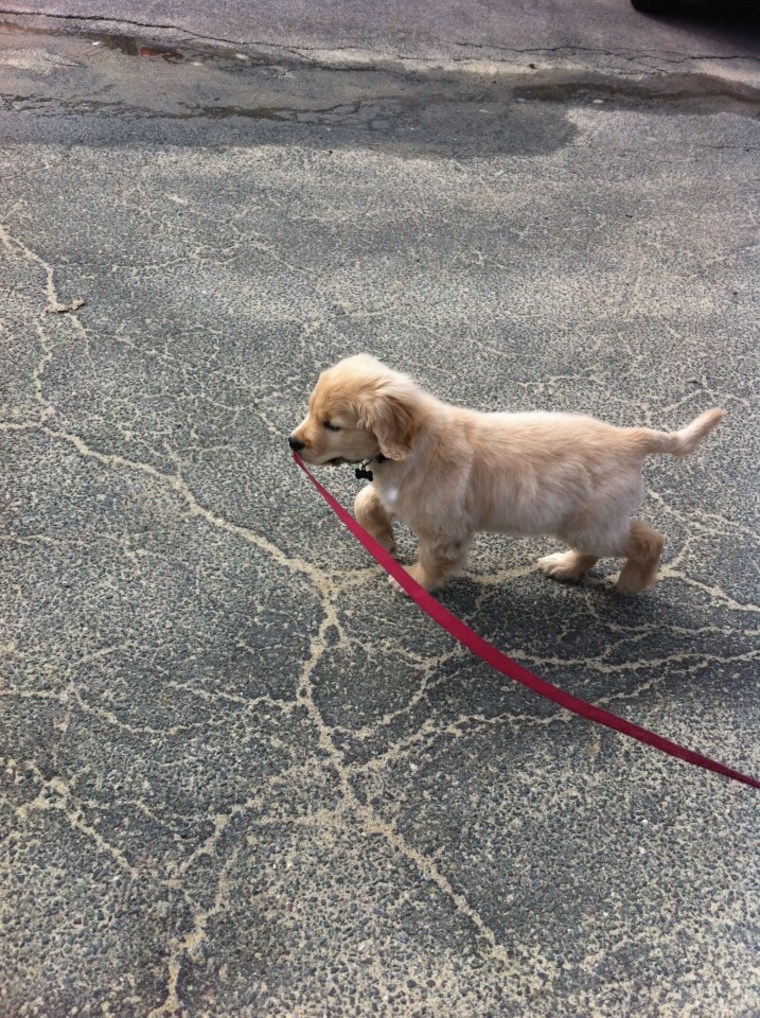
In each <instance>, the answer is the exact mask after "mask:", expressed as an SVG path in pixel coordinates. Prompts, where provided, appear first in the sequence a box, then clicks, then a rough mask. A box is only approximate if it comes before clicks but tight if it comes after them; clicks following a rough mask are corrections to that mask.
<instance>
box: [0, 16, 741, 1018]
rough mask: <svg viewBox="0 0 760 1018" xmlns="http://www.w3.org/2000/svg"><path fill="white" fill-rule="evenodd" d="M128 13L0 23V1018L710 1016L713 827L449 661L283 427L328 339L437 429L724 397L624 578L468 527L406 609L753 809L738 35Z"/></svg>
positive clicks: (723, 898) (529, 21)
mask: <svg viewBox="0 0 760 1018" xmlns="http://www.w3.org/2000/svg"><path fill="white" fill-rule="evenodd" d="M133 6H134V8H135V10H134V12H133V13H134V21H133V23H132V24H126V23H124V21H119V20H118V11H116V9H115V8H114V10H111V11H109V10H108V5H107V4H95V3H92V2H89V0H88V2H84V0H82V2H80V3H70V4H67V14H66V16H65V17H57V16H56V15H61V13H62V12H61V10H60V5H58V4H55V3H52V2H47V0H40V3H38V4H36V5H35V9H34V12H31V11H30V10H27V9H25V8H24V6H23V5H21V4H12V3H11V4H8V3H6V4H5V5H4V12H3V13H0V146H1V154H2V158H1V160H0V545H1V547H2V572H0V712H1V716H2V724H1V725H0V1015H2V1018H22V1016H23V1018H27V1016H34V1018H63V1016H74V1015H76V1016H90V1015H92V1016H94V1015H98V1016H101V1015H105V1016H112V1018H258V1016H267V1018H270V1016H272V1018H285V1016H295V1018H312V1016H313V1018H318V1016H319V1018H321V1016H325V1015H327V1016H330V1018H332V1016H344V1015H345V1016H370V1015H372V1016H374V1015H382V1016H419V1018H423V1016H424V1018H443V1016H447V1018H448V1016H457V1018H470V1016H472V1018H484V1016H494V1018H502V1016H504V1018H544V1016H545V1018H587V1016H588V1018H592V1016H593V1018H597V1016H604V1018H620V1016H631V1018H633V1016H635V1018H686V1016H688V1018H756V1016H757V1015H758V1014H759V1013H760V995H759V994H758V986H760V968H759V966H758V962H757V959H758V956H759V949H760V933H759V924H758V911H759V907H758V902H759V901H760V897H759V896H758V890H759V889H760V879H759V877H760V872H759V868H758V857H759V856H758V845H757V839H758V832H759V824H758V812H757V802H758V800H757V793H755V792H753V790H752V789H749V788H746V787H743V786H741V785H739V784H736V783H731V782H728V781H726V780H724V779H722V778H719V777H717V776H715V775H712V774H709V773H707V772H705V771H700V770H697V769H695V768H693V767H689V766H687V765H685V764H683V763H680V762H678V761H676V760H674V759H671V758H669V757H666V756H663V755H661V754H659V753H657V752H656V751H655V750H653V749H651V748H648V747H645V746H642V745H640V744H638V743H635V742H633V741H631V740H629V739H626V738H624V737H623V736H619V735H616V734H614V733H612V732H610V731H608V730H606V729H601V728H599V727H596V726H594V725H592V724H590V723H589V722H586V721H582V720H580V719H577V718H574V717H571V716H569V715H568V714H566V713H565V712H563V711H561V710H559V709H558V708H556V707H555V706H554V705H552V704H549V703H547V702H544V701H542V700H538V699H537V698H536V697H534V696H532V695H531V694H530V693H529V692H527V691H526V690H524V689H522V687H518V686H516V685H514V684H512V683H510V682H509V681H508V680H507V679H505V678H502V677H501V676H499V675H497V674H496V673H494V672H492V671H491V670H490V669H489V668H488V667H487V666H486V665H485V664H483V663H481V662H479V661H477V660H476V659H474V658H473V657H472V656H470V655H469V654H468V653H467V652H466V651H464V650H463V649H462V648H460V647H459V646H458V645H456V644H455V643H453V641H452V640H451V639H450V638H449V637H447V636H446V635H445V634H444V633H443V632H442V631H441V630H439V629H438V628H437V627H436V626H435V624H434V623H433V622H432V621H430V620H428V619H427V618H425V617H424V616H422V615H420V613H419V612H418V610H417V609H416V608H415V607H414V606H413V605H411V604H410V603H409V602H407V601H406V600H404V599H402V598H400V597H399V596H398V595H397V594H395V593H394V592H393V591H392V590H391V589H390V587H389V586H388V584H387V582H386V581H385V578H384V577H383V576H382V575H381V574H380V572H379V570H378V569H377V568H376V567H375V566H374V565H373V564H372V563H371V561H369V560H368V558H367V556H366V555H365V554H364V553H363V552H362V550H361V549H360V548H359V547H358V546H357V545H356V543H355V542H354V541H353V539H352V538H351V537H350V536H349V535H348V534H347V533H346V532H345V531H344V530H343V529H342V528H341V526H340V524H339V523H338V522H337V521H336V519H335V518H334V517H333V516H332V515H331V514H330V513H329V511H328V510H327V509H326V507H325V506H324V505H323V504H321V503H320V501H319V500H318V499H317V497H316V495H315V494H314V492H313V490H312V489H311V488H310V486H308V485H307V483H305V481H304V479H303V478H302V477H301V476H300V475H299V474H298V472H297V471H296V470H295V468H294V466H293V464H292V463H291V461H290V458H289V454H288V450H287V444H286V437H287V435H288V433H289V431H290V430H291V428H292V427H293V425H294V424H295V423H297V422H298V421H299V420H300V419H301V417H302V416H303V413H304V407H305V403H306V399H307V396H308V393H309V390H310V388H311V386H312V384H313V381H314V379H315V377H316V375H317V374H318V372H319V371H320V370H321V368H323V367H324V366H326V365H328V364H330V363H331V362H333V361H335V360H337V359H339V358H340V357H342V356H346V355H348V354H351V353H356V352H360V351H365V350H366V351H369V352H371V353H374V354H376V355H377V356H380V357H381V358H383V359H385V360H386V361H387V362H388V363H390V364H392V365H393V366H394V367H397V368H400V369H403V370H406V371H409V372H410V373H412V374H414V375H415V376H416V377H417V378H418V379H419V380H420V381H421V382H422V383H423V384H425V386H426V387H428V388H429V389H431V390H432V391H434V392H435V393H436V394H438V395H440V396H442V397H444V398H448V399H451V400H453V401H456V402H461V403H465V404H468V405H471V406H475V407H479V408H481V409H486V410H490V409H512V410H528V409H548V410H570V411H579V412H584V413H591V414H594V415H597V416H601V417H604V418H606V419H608V420H611V421H612V422H614V423H619V424H647V425H652V426H656V427H661V428H667V429H670V428H675V427H679V426H682V425H683V424H685V423H687V422H688V421H689V420H690V419H691V418H692V417H694V416H696V414H697V413H699V412H701V411H702V410H705V409H707V408H709V407H711V406H722V407H724V408H725V409H726V410H727V418H726V420H725V422H724V423H723V424H722V425H721V427H720V428H719V429H718V430H717V431H716V432H715V433H714V434H713V435H711V436H710V438H709V439H708V440H707V441H706V442H705V443H704V445H703V446H702V447H700V449H699V450H698V452H697V453H696V454H695V455H694V456H692V457H690V458H689V459H687V460H684V461H675V460H673V459H669V458H664V457H663V458H656V459H655V458H653V459H650V460H649V462H648V464H647V470H646V479H647V488H648V494H647V499H646V502H645V504H644V507H643V512H642V515H644V517H645V518H646V519H647V520H649V521H650V522H651V523H652V524H653V525H655V526H656V527H658V529H661V530H662V531H664V533H665V534H666V537H667V541H668V543H667V546H666V552H665V556H664V563H663V568H662V572H661V576H660V579H659V581H658V583H657V584H656V585H655V587H654V588H653V589H652V590H650V591H648V592H647V593H646V594H644V595H641V596H639V597H637V598H623V597H621V596H619V595H617V594H616V592H615V590H614V587H613V582H612V581H613V580H614V574H615V569H614V564H612V563H610V564H606V565H604V566H602V567H601V568H599V569H597V570H595V571H594V572H593V573H592V574H591V576H590V577H589V578H588V580H587V581H586V582H584V583H583V584H581V585H573V586H564V585H559V584H556V583H553V582H551V581H548V580H547V579H546V578H545V577H543V576H542V575H541V574H540V573H538V572H537V571H536V569H535V567H534V562H535V559H536V558H537V557H538V556H539V555H541V554H544V553H545V552H546V550H547V549H548V550H552V549H553V547H554V545H552V542H547V541H518V540H509V539H507V538H501V537H489V536H482V537H481V538H480V539H479V540H478V541H477V543H476V546H475V548H474V551H473V554H472V558H471V562H470V565H469V567H468V570H467V572H466V573H465V574H464V575H463V576H461V577H459V578H457V579H455V580H453V581H451V582H450V583H449V584H448V585H447V586H446V587H445V589H444V590H443V591H442V592H441V594H440V597H441V600H442V601H443V603H444V604H445V605H446V606H447V607H448V608H449V609H450V610H452V611H453V612H454V613H455V614H457V615H459V616H460V617H462V618H463V619H464V620H465V621H466V622H467V623H468V624H469V625H471V626H472V627H473V628H474V629H475V630H476V631H477V632H479V633H480V634H481V635H483V636H484V637H486V638H487V639H489V640H491V641H492V642H494V643H495V644H496V645H497V646H498V647H500V648H501V649H503V650H504V651H505V652H506V653H508V654H510V655H511V656H513V657H514V658H516V659H517V660H519V661H521V662H522V663H524V664H526V665H527V666H528V667H530V668H532V669H533V670H535V671H536V672H538V673H539V674H540V675H541V676H543V677H544V678H546V679H549V680H550V681H552V682H554V683H556V684H557V685H559V686H561V687H563V688H564V689H567V690H569V691H571V692H573V693H575V694H576V695H579V696H581V697H583V698H584V699H587V700H590V701H592V702H594V703H597V704H600V705H602V706H604V707H606V708H608V709H610V710H612V711H614V712H615V713H618V714H620V715H622V716H624V717H626V718H628V719H630V720H632V721H635V722H636V723H638V724H641V725H644V726H646V727H649V728H651V729H653V730H654V731H656V732H658V733H659V734H661V735H664V736H667V737H669V738H671V739H674V740H676V741H678V742H681V743H683V744H685V745H687V746H689V747H690V748H693V749H696V750H699V751H700V752H702V753H705V754H707V755H710V756H712V757H716V758H718V759H719V760H721V761H723V762H724V763H726V764H728V765H730V766H733V767H735V768H737V769H740V770H743V771H745V772H748V773H751V774H754V775H757V774H758V773H760V751H759V750H758V740H757V724H758V715H759V714H760V699H759V698H758V666H757V661H758V639H757V636H758V621H759V618H760V583H759V582H758V580H759V576H758V565H757V553H758V511H759V509H760V487H759V485H758V477H757V464H758V452H759V449H760V439H759V438H758V436H759V435H760V427H758V423H759V422H758V416H759V414H758V399H757V389H758V378H759V377H760V376H759V373H758V340H757V321H758V311H759V310H760V308H759V304H760V291H759V288H758V279H760V265H758V212H759V211H760V206H759V205H758V153H759V151H760V120H759V115H760V74H759V73H758V71H759V70H760V59H759V57H760V48H759V47H758V39H760V30H758V28H757V26H756V25H755V26H754V27H753V24H750V22H749V21H748V20H746V19H742V18H739V19H738V20H728V21H726V22H722V21H718V20H717V19H716V18H715V17H714V16H713V15H712V14H711V13H710V10H709V8H705V7H704V6H701V7H695V8H694V10H693V11H692V12H691V15H690V16H688V17H687V16H684V17H682V18H680V19H675V20H673V21H667V22H666V21H664V20H662V19H646V18H641V16H639V15H636V14H635V13H634V12H633V10H632V9H631V8H630V6H629V5H628V4H627V3H626V4H624V5H622V6H621V5H620V4H615V3H613V2H612V0H601V2H599V3H597V4H596V5H595V4H593V3H590V2H589V3H586V4H584V5H579V11H582V13H580V14H579V15H578V20H577V21H574V22H573V23H572V24H571V25H568V24H567V19H565V21H564V22H562V20H561V19H560V17H559V8H558V4H557V3H555V2H553V0H532V2H531V3H530V4H525V5H521V11H520V12H519V13H518V14H514V15H510V17H512V18H513V20H511V21H510V20H509V19H508V18H506V17H505V16H503V15H499V13H498V10H497V7H496V5H494V4H491V3H489V2H486V0H484V2H483V3H481V4H480V5H479V6H478V8H477V15H478V16H477V17H474V16H473V15H472V12H470V15H469V16H468V15H467V11H466V10H465V8H464V7H458V6H456V5H454V7H453V8H452V10H451V11H450V12H449V13H450V14H451V18H452V19H453V21H452V23H449V21H447V20H445V19H444V20H443V21H442V22H441V23H440V24H438V23H435V22H434V21H432V20H431V16H430V13H429V10H423V9H422V8H421V7H420V6H419V5H416V4H408V5H406V4H405V5H395V4H394V3H392V2H391V0H384V2H382V3H380V4H379V5H378V6H377V10H376V11H375V15H374V16H373V17H370V15H369V14H368V13H367V12H366V11H365V10H364V8H363V7H362V6H361V5H359V6H356V5H347V4H342V3H336V4H335V5H334V6H333V7H331V6H330V5H325V4H320V5H315V6H313V7H312V8H310V11H311V13H310V15H309V17H308V18H305V16H304V17H302V16H301V15H302V14H303V12H304V8H303V7H302V5H299V4H298V3H296V2H295V0H293V2H292V3H290V4H283V5H281V6H280V7H279V8H278V13H277V15H276V16H275V15H273V14H272V13H271V12H269V13H267V11H266V10H265V8H266V5H263V4H262V5H253V9H248V5H240V4H235V5H230V10H229V11H228V12H227V13H226V15H225V18H224V19H220V16H219V14H218V12H217V11H216V10H215V9H210V8H208V9H207V8H206V7H205V5H201V4H198V5H195V8H196V9H191V10H188V8H187V7H186V5H180V4H160V5H159V4H151V3H144V4H135V5H133ZM447 17H448V15H447ZM520 19H523V20H520ZM222 22H223V23H222ZM79 302H83V303H79ZM322 479H323V480H324V481H325V483H328V484H329V486H330V488H331V490H333V491H334V492H335V493H336V494H337V495H338V496H339V497H340V498H341V499H342V501H343V502H344V503H346V504H350V503H351V502H352V500H353V497H354V495H355V493H356V491H357V487H358V482H356V481H355V480H354V478H353V476H352V474H351V472H350V470H339V469H338V470H332V471H329V472H328V471H323V473H322ZM400 543H401V549H402V553H403V554H404V556H406V557H407V558H411V556H412V555H413V554H414V547H415V545H414V539H413V537H412V535H411V534H409V533H408V532H407V533H404V532H402V533H401V541H400Z"/></svg>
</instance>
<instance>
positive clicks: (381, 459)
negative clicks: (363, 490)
mask: <svg viewBox="0 0 760 1018" xmlns="http://www.w3.org/2000/svg"><path fill="white" fill-rule="evenodd" d="M387 459H388V457H387V456H383V454H382V453H381V452H380V453H378V454H377V456H370V458H369V459H366V460H362V461H361V463H360V464H359V466H358V467H357V468H356V470H355V471H354V473H355V474H356V479H357V480H358V481H361V479H362V478H363V477H366V478H367V480H368V481H374V479H375V478H374V476H373V474H372V471H371V470H370V469H369V465H370V463H385V461H386V460H387Z"/></svg>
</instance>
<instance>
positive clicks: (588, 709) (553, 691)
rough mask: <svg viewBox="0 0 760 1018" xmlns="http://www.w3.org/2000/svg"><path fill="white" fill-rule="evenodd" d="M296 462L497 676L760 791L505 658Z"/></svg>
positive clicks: (386, 565) (397, 576) (412, 592)
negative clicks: (444, 603) (413, 575)
mask: <svg viewBox="0 0 760 1018" xmlns="http://www.w3.org/2000/svg"><path fill="white" fill-rule="evenodd" d="M293 459H294V460H295V462H296V463H297V464H298V466H299V467H300V468H301V470H303V472H304V473H305V474H306V476H307V477H308V478H309V480H310V481H311V483H312V484H313V485H314V487H315V488H316V489H317V491H318V492H319V494H320V495H321V496H322V498H323V499H324V500H325V501H326V502H327V504H328V505H329V506H330V508H331V509H332V510H333V512H334V513H335V514H336V515H337V516H338V518H339V519H340V521H341V522H342V523H344V524H345V525H346V526H347V527H348V529H349V530H350V531H351V533H352V534H353V535H354V537H356V538H357V539H358V540H359V541H361V543H362V544H363V545H364V547H365V548H366V549H367V551H368V552H369V553H370V555H372V557H373V558H375V559H376V560H377V561H378V562H379V563H380V565H381V566H382V567H383V569H385V570H386V571H387V572H389V573H390V574H391V576H392V577H393V578H394V580H396V581H397V582H398V583H399V584H400V585H401V586H402V587H403V588H404V590H405V591H406V592H407V594H408V595H409V596H410V597H411V599H412V600H413V601H414V602H416V604H417V605H419V607H420V608H422V610H423V611H424V612H427V614H428V615H429V616H430V617H431V618H432V619H434V620H435V621H436V622H437V623H438V625H439V626H442V627H443V629H445V630H446V632H447V633H449V634H450V635H451V636H453V637H454V639H455V640H458V641H459V642H460V643H461V644H464V646H465V647H467V648H468V650H471V651H472V652H473V654H477V656H478V657H480V658H482V660H483V661H485V662H486V663H487V664H489V665H491V667H492V668H495V669H496V671H497V672H501V673H502V675H506V676H507V677H508V678H510V679H514V681H515V682H519V683H520V684H521V685H523V686H527V687H528V689H530V690H532V691H533V692H534V693H538V694H539V695H540V696H545V697H546V698H547V700H553V701H554V702H555V703H558V704H559V705H560V707H564V708H565V710H569V711H572V713H573V714H577V715H579V716H580V717H582V718H588V719H589V721H596V722H597V724H600V725H606V727H607V728H612V729H613V730H614V731H616V732H622V733H623V735H629V736H630V737H631V738H632V739H637V740H638V741H639V742H645V743H647V745H649V746H654V747H655V749H659V750H661V751H662V752H663V753H668V754H669V755H670V756H675V757H677V758H678V759H679V760H685V761H686V763H690V764H694V765H695V766H697V767H704V768H705V769H706V770H708V771H715V773H716V774H722V775H723V776H724V777H726V778H733V779H734V781H741V782H742V783H743V784H745V785H750V786H751V787H752V788H760V781H758V780H757V778H752V777H750V776H749V775H747V774H742V773H741V772H740V771H735V770H733V769H732V768H731V767H726V766H725V764H722V763H718V761H717V760H711V759H710V758H709V757H707V756H702V754H701V753H695V752H694V750H693V749H686V748H685V747H684V746H679V745H678V743H677V742H671V741H670V739H664V738H663V737H662V736H661V735H655V733H654V732H650V731H648V730H647V729H646V728H642V727H641V726H640V725H635V724H633V722H631V721H626V720H625V718H619V717H618V716H617V715H616V714H611V713H610V712H609V711H606V710H603V709H602V708H601V707H595V706H594V705H593V704H592V703H587V702H586V701H585V700H581V699H580V698H579V697H577V696H573V695H572V693H566V692H565V691H564V690H562V689H559V687H558V686H553V685H552V684H551V682H547V681H546V680H545V679H540V678H539V677H538V676H537V675H534V674H533V672H530V671H528V669H527V668H523V666H522V665H519V664H517V662H516V661H513V660H512V659H511V658H508V657H507V655H506V654H502V652H501V651H500V650H497V649H496V647H494V646H493V645H492V644H490V643H488V641H487V640H484V639H483V638H482V636H478V635H477V633H473V631H472V630H471V629H470V628H469V627H468V626H466V625H465V624H464V622H462V621H460V620H459V619H458V618H457V617H456V615H452V614H451V612H450V611H448V609H446V608H444V607H443V605H442V604H441V603H440V601H437V600H436V599H435V598H434V597H433V596H432V595H431V594H429V593H428V592H427V591H426V590H425V589H424V588H423V587H421V586H420V585H419V583H417V581H416V580H413V579H412V577H411V576H410V575H409V573H408V572H407V571H406V569H404V567H403V566H401V565H399V563H398V562H397V561H396V560H395V559H394V558H393V556H392V555H390V554H389V553H388V552H387V551H386V550H385V548H383V547H382V546H381V545H380V544H378V543H377V541H376V540H375V539H374V537H372V535H371V534H368V533H367V531H366V530H365V529H364V527H362V526H361V524H359V523H357V522H356V520H355V519H354V518H353V516H351V514H350V513H349V512H347V511H346V510H345V509H344V508H343V506H342V505H341V504H340V502H338V501H337V500H336V499H335V498H333V496H332V495H331V494H330V492H329V491H328V490H327V489H326V488H324V487H323V486H322V485H321V484H320V483H319V481H318V480H317V479H316V478H315V477H314V476H313V475H312V474H311V473H310V471H309V470H308V468H307V467H306V465H305V464H304V462H303V460H302V459H301V457H300V456H299V455H298V453H295V452H294V453H293Z"/></svg>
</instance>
